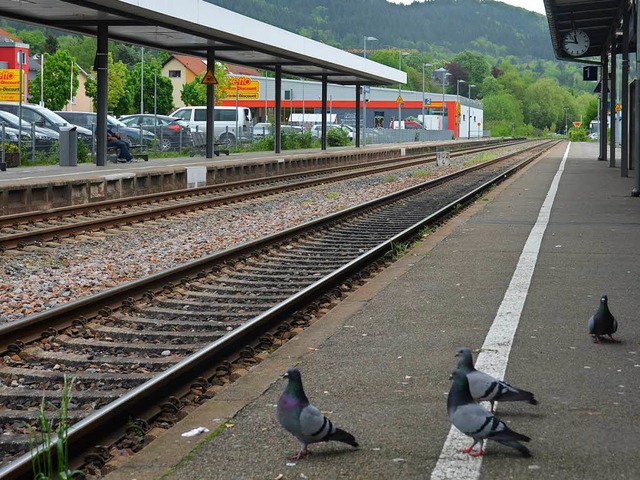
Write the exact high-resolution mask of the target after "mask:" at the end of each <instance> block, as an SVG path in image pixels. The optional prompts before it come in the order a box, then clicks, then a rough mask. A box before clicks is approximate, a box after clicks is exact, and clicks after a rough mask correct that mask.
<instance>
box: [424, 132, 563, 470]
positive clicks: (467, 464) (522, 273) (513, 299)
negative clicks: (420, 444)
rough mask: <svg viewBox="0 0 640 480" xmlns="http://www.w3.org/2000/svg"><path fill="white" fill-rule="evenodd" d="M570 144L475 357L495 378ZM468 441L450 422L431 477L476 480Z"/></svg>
mask: <svg viewBox="0 0 640 480" xmlns="http://www.w3.org/2000/svg"><path fill="white" fill-rule="evenodd" d="M570 148H571V143H569V145H567V149H566V150H565V152H564V156H563V157H562V161H561V162H560V166H559V167H558V171H557V172H556V174H555V176H554V177H553V181H552V182H551V186H550V187H549V191H548V192H547V196H546V198H545V200H544V202H543V204H542V207H541V208H540V213H539V214H538V219H537V220H536V223H535V225H534V226H533V228H532V229H531V232H530V233H529V237H528V238H527V242H526V243H525V245H524V248H523V250H522V253H521V254H520V259H519V260H518V265H517V266H516V270H515V272H514V273H513V276H512V277H511V282H510V283H509V287H508V288H507V291H506V293H505V294H504V298H503V299H502V303H501V304H500V307H499V308H498V313H497V314H496V317H495V319H494V320H493V324H492V325H491V328H490V329H489V333H487V337H486V338H485V340H484V344H483V345H482V352H481V353H480V354H479V355H478V359H477V360H476V368H477V369H478V370H482V371H484V372H486V373H488V374H489V375H492V376H494V377H497V378H504V374H505V372H506V370H507V363H508V361H509V353H510V352H511V346H512V345H513V338H514V337H515V334H516V330H517V328H518V323H519V322H520V314H521V313H522V308H523V307H524V302H525V300H526V298H527V293H528V291H529V286H530V284H531V277H532V276H533V271H534V270H535V266H536V262H537V260H538V254H539V252H540V245H541V243H542V237H543V236H544V232H545V230H546V228H547V225H548V224H549V216H550V215H551V208H552V207H553V202H554V200H555V198H556V193H557V192H558V185H559V183H560V177H561V176H562V173H563V172H564V166H565V163H566V162H567V157H568V156H569V149H570ZM471 442H472V440H471V438H470V437H467V436H466V435H464V434H462V433H460V431H459V430H458V429H457V428H455V427H454V426H453V425H452V426H451V430H449V435H448V436H447V439H446V441H445V443H444V446H443V447H442V452H441V453H440V457H439V458H438V463H437V464H436V466H435V468H434V469H433V471H432V472H431V480H445V479H451V480H477V479H478V478H480V468H481V467H482V457H472V456H470V455H467V454H465V453H460V450H462V449H463V448H467V447H468V446H469V445H470V444H471ZM476 448H477V446H476Z"/></svg>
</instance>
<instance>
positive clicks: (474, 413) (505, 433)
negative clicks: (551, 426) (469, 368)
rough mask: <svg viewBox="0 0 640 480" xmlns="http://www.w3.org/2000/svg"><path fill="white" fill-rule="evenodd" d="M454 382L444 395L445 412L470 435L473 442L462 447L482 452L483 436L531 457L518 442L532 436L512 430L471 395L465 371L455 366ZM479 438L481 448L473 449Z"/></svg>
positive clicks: (477, 454)
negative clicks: (445, 395) (445, 400)
mask: <svg viewBox="0 0 640 480" xmlns="http://www.w3.org/2000/svg"><path fill="white" fill-rule="evenodd" d="M451 378H452V379H453V383H452V385H451V390H449V397H448V398H447V413H448V414H449V420H451V423H452V424H453V426H454V427H456V428H457V429H458V430H460V431H461V432H462V433H464V434H465V435H467V436H469V437H471V438H473V444H472V445H471V446H470V447H469V448H465V449H464V450H462V453H469V454H470V455H471V456H473V457H479V456H480V455H483V454H484V449H483V446H484V440H485V439H488V440H493V441H496V442H498V443H501V444H502V445H506V446H507V447H511V448H515V449H516V450H518V451H519V452H520V453H521V454H522V455H523V456H525V457H530V456H531V453H530V452H529V449H528V448H527V447H525V446H524V445H522V444H521V443H520V442H521V441H522V442H528V441H529V440H531V439H530V438H529V437H527V436H526V435H522V434H520V433H517V432H514V431H513V430H511V429H510V428H509V427H507V425H506V424H505V423H504V422H503V421H502V420H500V419H499V418H498V417H496V416H495V415H493V414H492V413H490V412H489V411H488V410H487V409H485V408H484V407H483V406H482V405H480V404H479V403H476V402H475V401H474V400H473V398H472V397H471V392H470V391H469V380H468V379H467V374H466V373H465V372H464V371H462V370H460V369H457V370H454V371H453V373H452V374H451ZM478 442H480V451H478V452H473V447H475V446H476V444H477V443H478Z"/></svg>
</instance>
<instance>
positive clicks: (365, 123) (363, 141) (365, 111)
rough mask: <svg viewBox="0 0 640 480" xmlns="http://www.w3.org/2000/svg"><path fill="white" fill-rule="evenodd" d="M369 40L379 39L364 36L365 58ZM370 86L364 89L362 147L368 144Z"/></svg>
mask: <svg viewBox="0 0 640 480" xmlns="http://www.w3.org/2000/svg"><path fill="white" fill-rule="evenodd" d="M367 40H368V41H370V42H377V41H378V39H377V38H376V37H368V36H367V35H365V36H364V51H363V56H364V58H367ZM368 88H369V87H368V85H364V86H363V87H362V123H363V125H364V129H363V130H362V132H363V133H362V145H366V144H367V89H368Z"/></svg>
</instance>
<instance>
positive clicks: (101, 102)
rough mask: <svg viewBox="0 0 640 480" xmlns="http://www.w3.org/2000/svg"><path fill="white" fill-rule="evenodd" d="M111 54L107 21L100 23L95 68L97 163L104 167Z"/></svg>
mask: <svg viewBox="0 0 640 480" xmlns="http://www.w3.org/2000/svg"><path fill="white" fill-rule="evenodd" d="M108 54H109V27H108V25H107V24H106V23H101V24H99V25H98V39H97V49H96V59H95V65H94V66H95V70H96V72H97V73H98V80H97V83H96V95H97V97H98V98H97V107H98V111H97V119H96V120H97V121H96V131H95V132H93V134H94V135H95V136H96V165H97V166H98V167H104V166H105V165H106V163H107V109H108V104H107V96H108V80H109V78H108V74H109V72H108V71H107V68H108V62H107V58H108Z"/></svg>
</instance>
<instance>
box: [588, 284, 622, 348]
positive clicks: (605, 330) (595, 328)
mask: <svg viewBox="0 0 640 480" xmlns="http://www.w3.org/2000/svg"><path fill="white" fill-rule="evenodd" d="M608 301H609V299H608V298H607V296H606V295H602V297H600V306H599V307H598V310H597V311H596V313H594V314H593V315H592V316H591V318H590V319H589V333H590V334H591V335H593V341H594V343H600V341H601V340H602V338H601V337H602V335H607V336H608V337H609V338H610V339H611V341H612V342H614V343H618V342H619V340H616V339H615V338H613V337H612V336H611V334H613V333H616V330H618V322H617V321H616V319H615V317H614V316H613V315H612V314H611V312H610V311H609V305H608Z"/></svg>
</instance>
